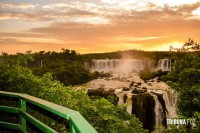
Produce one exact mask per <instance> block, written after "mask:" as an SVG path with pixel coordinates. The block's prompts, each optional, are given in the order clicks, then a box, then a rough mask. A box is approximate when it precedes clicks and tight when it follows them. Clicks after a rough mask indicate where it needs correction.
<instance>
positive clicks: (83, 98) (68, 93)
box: [0, 40, 200, 133]
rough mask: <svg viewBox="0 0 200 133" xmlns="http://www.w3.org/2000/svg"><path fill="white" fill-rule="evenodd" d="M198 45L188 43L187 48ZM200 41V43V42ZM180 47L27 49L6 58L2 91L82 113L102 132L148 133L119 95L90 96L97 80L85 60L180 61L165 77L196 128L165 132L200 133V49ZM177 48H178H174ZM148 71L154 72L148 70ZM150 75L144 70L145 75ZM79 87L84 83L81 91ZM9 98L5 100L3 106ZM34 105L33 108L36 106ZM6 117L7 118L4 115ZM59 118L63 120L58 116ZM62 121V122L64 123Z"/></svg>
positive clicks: (0, 60)
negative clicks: (99, 50)
mask: <svg viewBox="0 0 200 133" xmlns="http://www.w3.org/2000/svg"><path fill="white" fill-rule="evenodd" d="M190 43H192V45H194V44H195V43H194V42H191V41H190V40H189V41H188V44H187V43H186V44H184V46H191V45H190ZM197 45H198V44H197ZM190 48H191V49H193V51H190V49H185V47H183V49H182V50H181V49H178V50H177V49H175V51H173V50H172V51H169V52H158V51H156V52H155V51H154V52H146V51H138V50H128V51H117V52H109V53H94V54H84V55H80V54H79V53H77V52H76V51H74V50H68V49H62V52H45V51H40V52H37V53H30V52H27V53H25V54H22V53H17V54H14V55H9V54H7V53H2V55H1V56H0V90H2V91H10V92H20V93H27V94H29V95H32V96H36V97H39V98H42V99H45V100H48V101H51V102H53V103H56V104H59V105H62V106H65V107H67V108H71V109H74V110H77V111H79V112H80V113H81V114H82V115H83V116H84V117H85V118H86V119H87V120H88V121H89V122H90V124H91V125H92V126H93V127H94V128H95V129H96V130H97V131H98V132H103V133H105V132H112V133H113V132H117V133H120V132H121V133H134V132H148V131H146V130H144V129H143V128H142V123H141V122H140V121H139V120H138V119H137V118H135V117H134V116H131V115H129V114H128V113H127V112H126V111H125V107H124V106H126V105H124V106H120V107H116V106H115V105H114V104H113V101H112V100H113V99H114V98H112V97H111V98H109V99H104V98H97V99H95V98H93V99H91V98H90V97H89V96H87V94H85V89H86V88H85V86H84V83H87V82H88V81H90V80H92V79H94V78H97V77H96V74H95V73H91V72H90V71H89V70H87V69H86V68H85V67H84V61H85V60H91V59H106V58H109V59H117V58H122V56H123V55H129V58H139V59H149V60H158V59H161V58H170V59H173V60H175V62H174V63H173V66H172V67H173V69H172V71H170V72H169V73H166V74H164V75H162V74H161V75H159V74H158V75H159V76H160V79H161V80H163V81H165V82H167V83H168V84H169V85H170V86H171V87H172V88H173V89H174V90H176V91H177V93H178V102H177V107H178V113H179V114H180V116H181V117H183V118H195V120H196V125H197V127H196V128H191V127H190V126H181V127H179V128H177V127H171V128H170V129H167V130H165V131H164V132H196V133H197V132H199V131H200V121H199V120H200V113H199V112H200V102H199V101H200V52H199V49H198V48H196V47H195V48H194V47H190ZM171 49H173V48H172V47H171ZM146 73H149V71H147V72H146ZM143 74H144V73H143ZM74 85H82V86H81V89H79V90H77V89H76V87H74ZM4 103H5V101H3V100H1V104H4ZM30 108H32V107H30ZM31 113H32V114H33V115H34V116H35V117H36V118H43V119H42V120H43V121H44V123H46V124H47V125H51V126H53V128H55V129H57V130H58V131H59V132H63V131H64V130H65V129H66V128H67V127H65V126H63V127H60V125H59V124H55V119H54V120H53V119H52V118H51V116H48V117H46V116H45V115H42V114H41V110H35V111H32V112H31ZM2 118H3V117H2ZM56 120H57V119H56ZM63 122H64V121H63V120H57V121H56V123H63Z"/></svg>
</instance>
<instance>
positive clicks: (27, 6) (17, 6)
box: [0, 3, 37, 10]
mask: <svg viewBox="0 0 200 133" xmlns="http://www.w3.org/2000/svg"><path fill="white" fill-rule="evenodd" d="M36 6H37V5H36V4H23V3H22V4H12V3H0V8H1V9H12V10H13V9H23V10H25V9H34V8H35V7H36Z"/></svg>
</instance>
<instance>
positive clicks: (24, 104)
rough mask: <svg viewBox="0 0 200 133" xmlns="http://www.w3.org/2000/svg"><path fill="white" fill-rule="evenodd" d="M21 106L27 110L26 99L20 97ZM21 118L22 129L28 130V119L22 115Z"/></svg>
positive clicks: (24, 110) (23, 109)
mask: <svg viewBox="0 0 200 133" xmlns="http://www.w3.org/2000/svg"><path fill="white" fill-rule="evenodd" d="M20 108H21V110H22V111H23V112H26V101H25V100H23V99H20ZM19 119H20V125H21V126H22V130H23V131H24V132H27V131H26V119H24V118H23V117H22V116H21V115H20V116H19Z"/></svg>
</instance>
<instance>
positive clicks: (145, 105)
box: [85, 59, 177, 131]
mask: <svg viewBox="0 0 200 133" xmlns="http://www.w3.org/2000/svg"><path fill="white" fill-rule="evenodd" d="M85 65H86V67H87V68H89V69H90V70H91V71H99V72H101V71H104V72H110V71H112V72H113V73H112V76H111V77H105V78H99V79H95V80H93V81H91V82H90V89H98V88H101V89H102V86H103V89H104V91H105V90H106V91H109V90H114V91H111V92H112V93H114V94H115V96H117V97H118V102H117V101H116V104H117V105H118V106H120V105H122V104H126V105H127V108H126V111H127V112H128V113H129V114H134V115H135V116H136V117H138V118H139V119H140V120H141V121H142V122H143V126H144V128H145V129H148V130H149V131H153V130H154V129H155V127H157V126H160V125H163V126H165V127H166V126H167V125H166V119H169V118H174V117H176V116H177V115H176V106H175V105H176V93H175V92H174V91H172V90H171V89H170V88H169V86H168V85H167V84H165V83H164V82H161V81H158V79H157V78H155V79H152V80H149V81H143V80H142V79H141V78H140V77H139V76H138V75H137V74H136V73H135V72H139V71H140V70H143V69H144V67H148V65H147V66H145V65H146V64H145V61H144V60H139V59H105V60H92V61H90V62H86V63H85ZM156 68H157V69H162V70H163V71H170V70H171V60H170V59H160V60H159V61H158V66H157V67H156ZM124 73H126V74H124ZM127 73H128V75H127ZM129 75H131V76H129ZM102 93H104V92H103V91H102Z"/></svg>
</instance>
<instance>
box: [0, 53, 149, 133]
mask: <svg viewBox="0 0 200 133" xmlns="http://www.w3.org/2000/svg"><path fill="white" fill-rule="evenodd" d="M27 56H28V55H27ZM23 59H24V60H23ZM27 59H30V58H29V57H27ZM22 61H23V62H22ZM23 64H24V66H26V65H25V64H26V59H25V58H24V57H22V55H18V56H16V58H15V60H13V59H10V58H7V59H5V60H4V62H0V90H2V91H11V92H20V93H27V94H29V95H32V96H36V97H39V98H42V99H44V100H47V101H50V102H53V103H56V104H59V105H62V106H65V107H67V108H71V109H73V110H77V111H79V112H80V113H81V114H82V115H83V116H84V117H85V118H86V119H87V120H88V121H89V122H90V123H91V125H92V126H93V127H94V128H95V129H96V130H97V131H98V132H104V133H106V132H114V133H115V132H116V133H126V132H132V133H134V132H145V131H144V129H143V128H142V123H141V122H140V121H139V120H138V119H136V118H135V117H133V116H130V115H129V114H128V113H127V112H126V111H125V108H124V107H119V108H118V107H116V106H114V105H113V104H111V103H110V102H108V101H107V100H105V99H103V98H101V99H98V100H95V101H92V100H91V99H90V98H89V97H88V96H87V95H86V94H85V92H84V91H83V90H73V89H71V87H65V86H63V85H62V84H61V83H60V82H58V81H56V80H53V78H52V75H51V74H49V73H46V74H44V75H43V76H42V77H38V76H35V75H33V74H32V71H31V70H30V69H28V68H27V67H23ZM36 117H37V114H36ZM38 117H39V118H41V117H40V116H39V114H38ZM47 121H51V120H50V118H49V119H48V118H47ZM63 129H65V127H63V128H62V130H63ZM57 130H60V129H57ZM60 132H62V131H60Z"/></svg>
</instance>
